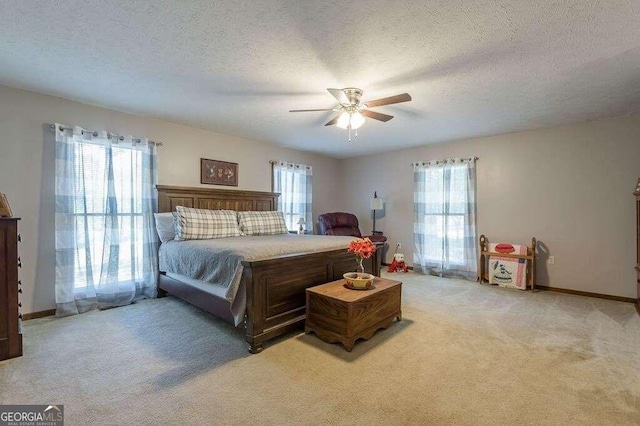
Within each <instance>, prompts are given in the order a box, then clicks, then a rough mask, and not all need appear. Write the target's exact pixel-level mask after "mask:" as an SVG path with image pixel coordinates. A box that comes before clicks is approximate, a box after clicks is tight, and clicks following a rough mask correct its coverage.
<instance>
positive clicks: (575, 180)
mask: <svg viewBox="0 0 640 426" xmlns="http://www.w3.org/2000/svg"><path fill="white" fill-rule="evenodd" d="M425 131H428V129H426V130H425ZM362 142H363V141H360V143H362ZM389 143H390V144H392V143H393V141H389ZM469 156H478V157H479V158H480V159H479V160H478V162H477V175H478V177H477V210H478V234H481V233H484V234H485V235H487V237H488V238H489V239H490V240H492V241H494V242H502V241H505V242H513V243H524V244H528V243H529V242H530V241H531V237H534V236H535V237H536V238H537V239H538V241H540V247H541V249H542V250H543V252H542V253H541V256H540V258H541V259H542V260H543V262H540V265H539V268H538V272H539V284H542V285H550V286H554V287H563V288H568V289H575V290H582V291H589V292H595V293H603V294H610V295H617V296H624V297H636V286H635V274H634V271H633V267H634V264H635V238H636V236H635V232H636V231H635V226H636V225H635V216H634V215H635V213H634V208H635V207H634V198H633V196H632V192H633V190H634V189H635V184H636V181H637V179H638V177H640V116H637V115H636V116H632V117H627V118H620V119H613V120H605V121H597V122H589V123H582V124H577V125H571V126H563V127H558V128H553V129H547V130H539V131H530V132H523V133H515V134H509V135H502V136H496V137H487V138H482V139H474V140H468V141H462V142H456V143H449V144H440V145H435V146H433V145H432V146H425V147H420V148H415V149H409V150H403V151H396V152H392V153H387V154H380V155H374V156H366V157H361V158H357V159H350V160H343V173H344V175H343V177H344V179H345V191H344V192H343V194H344V197H343V203H342V204H343V206H344V207H345V209H346V210H348V211H352V212H354V213H355V214H357V215H358V217H359V219H360V221H361V222H362V223H361V229H362V230H363V231H367V232H368V231H370V230H371V213H370V211H369V198H370V197H371V196H372V195H373V191H374V190H377V191H378V194H379V195H380V196H382V197H383V198H384V199H385V207H386V211H385V212H384V213H385V217H384V218H382V219H380V220H378V221H377V223H376V228H377V229H378V230H382V231H384V233H385V234H386V235H387V236H388V238H389V246H390V252H393V248H394V247H395V243H397V242H399V243H401V244H402V252H403V253H405V255H406V257H407V259H411V258H412V253H413V231H412V223H413V216H412V206H413V204H412V203H413V181H412V179H413V176H412V168H411V166H410V163H411V162H413V161H420V160H437V159H443V158H449V157H469ZM548 255H553V256H555V265H547V264H546V262H544V260H546V257H547V256H548Z"/></svg>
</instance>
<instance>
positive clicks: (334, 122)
mask: <svg viewBox="0 0 640 426" xmlns="http://www.w3.org/2000/svg"><path fill="white" fill-rule="evenodd" d="M338 118H340V114H338V115H336V116H335V117H333V118H332V119H331V121H329V122H327V124H325V126H333V125H334V124H336V123H337V122H338Z"/></svg>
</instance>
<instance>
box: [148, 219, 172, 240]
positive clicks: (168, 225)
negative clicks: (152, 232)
mask: <svg viewBox="0 0 640 426" xmlns="http://www.w3.org/2000/svg"><path fill="white" fill-rule="evenodd" d="M173 215H174V213H154V214H153V216H154V217H155V218H156V231H158V237H160V241H161V242H163V243H166V242H167V241H171V240H173V239H174V238H175V237H176V228H175V225H174V223H173Z"/></svg>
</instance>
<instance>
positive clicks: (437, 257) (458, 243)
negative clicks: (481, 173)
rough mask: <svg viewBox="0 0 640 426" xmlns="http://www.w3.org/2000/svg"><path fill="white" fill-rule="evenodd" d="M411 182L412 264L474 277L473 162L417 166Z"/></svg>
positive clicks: (425, 269) (426, 268) (447, 273)
mask: <svg viewBox="0 0 640 426" xmlns="http://www.w3.org/2000/svg"><path fill="white" fill-rule="evenodd" d="M414 182H415V192H414V203H415V209H414V212H415V214H414V238H415V252H414V267H416V265H417V267H418V269H422V270H423V272H430V273H434V274H437V275H441V276H446V275H462V276H465V277H469V278H473V279H475V270H476V262H477V260H476V255H475V253H476V250H475V244H476V242H475V167H474V165H473V162H471V161H459V162H454V161H448V162H444V163H438V164H427V165H419V166H417V167H416V170H415V171H414Z"/></svg>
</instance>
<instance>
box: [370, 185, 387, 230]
mask: <svg viewBox="0 0 640 426" xmlns="http://www.w3.org/2000/svg"><path fill="white" fill-rule="evenodd" d="M383 207H384V202H383V201H382V198H378V192H377V191H374V192H373V198H372V199H371V210H373V231H372V232H371V234H372V235H376V234H382V232H379V231H376V211H377V210H382V209H383Z"/></svg>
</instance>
